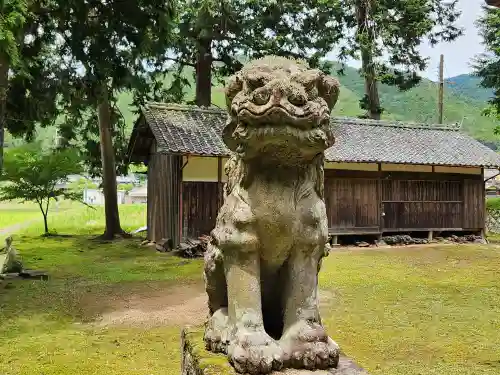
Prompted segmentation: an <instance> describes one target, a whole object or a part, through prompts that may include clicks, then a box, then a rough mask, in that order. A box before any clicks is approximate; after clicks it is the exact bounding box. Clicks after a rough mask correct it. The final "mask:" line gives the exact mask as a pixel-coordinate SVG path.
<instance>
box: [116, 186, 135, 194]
mask: <svg viewBox="0 0 500 375" xmlns="http://www.w3.org/2000/svg"><path fill="white" fill-rule="evenodd" d="M133 188H134V184H119V185H118V190H124V191H125V192H129V191H130V190H132V189H133Z"/></svg>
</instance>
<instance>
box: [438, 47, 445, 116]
mask: <svg viewBox="0 0 500 375" xmlns="http://www.w3.org/2000/svg"><path fill="white" fill-rule="evenodd" d="M443 97H444V55H441V57H440V59H439V98H438V101H439V102H438V124H442V123H443Z"/></svg>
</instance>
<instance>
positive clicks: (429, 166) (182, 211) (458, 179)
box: [128, 103, 500, 246]
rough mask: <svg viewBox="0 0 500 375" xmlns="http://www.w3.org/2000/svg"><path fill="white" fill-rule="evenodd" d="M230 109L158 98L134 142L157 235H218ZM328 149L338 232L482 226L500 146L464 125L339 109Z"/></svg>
mask: <svg viewBox="0 0 500 375" xmlns="http://www.w3.org/2000/svg"><path fill="white" fill-rule="evenodd" d="M226 119H227V113H226V111H223V110H221V109H218V108H199V107H194V106H181V105H169V104H161V103H149V104H147V105H146V106H145V107H144V108H143V110H142V114H141V116H140V117H139V119H138V120H137V122H136V124H135V126H134V129H133V131H132V136H131V139H130V143H129V151H128V152H129V158H128V160H130V161H131V162H133V163H144V164H146V165H147V166H148V187H147V195H148V199H147V203H148V206H147V226H148V239H149V240H151V241H157V240H161V239H163V238H167V239H171V240H172V242H173V245H174V246H176V245H177V244H178V243H179V242H180V241H181V240H182V239H184V238H186V237H195V238H196V237H198V236H201V235H205V234H209V233H210V231H211V230H212V229H213V227H214V225H215V219H216V217H217V212H218V209H219V207H220V206H221V204H222V201H223V198H222V189H223V184H224V182H225V180H226V176H225V174H224V164H225V162H226V161H227V160H228V156H229V150H228V149H227V147H226V146H225V144H224V142H223V141H222V137H221V135H222V129H223V128H224V125H225V122H226ZM331 126H332V130H333V132H334V135H335V139H336V142H335V145H333V146H332V147H331V148H329V149H328V150H327V151H326V152H325V159H326V161H325V203H326V209H327V214H328V226H329V232H330V234H331V235H333V236H341V235H367V234H369V235H382V234H383V233H398V232H399V233H405V232H406V233H408V232H429V234H430V235H431V236H432V232H444V231H453V232H459V231H463V232H482V231H483V230H484V228H485V181H484V180H485V178H484V170H485V169H487V168H490V169H495V170H497V171H498V168H499V167H500V155H498V154H497V153H496V152H494V151H493V150H491V149H489V148H488V147H486V146H484V145H483V144H481V143H480V142H478V141H476V140H475V139H473V138H472V137H470V136H468V135H466V134H464V133H463V132H461V131H460V128H459V126H457V125H455V124H452V125H429V124H412V123H401V122H389V121H375V120H362V119H357V118H343V117H337V118H335V117H334V118H332V119H331Z"/></svg>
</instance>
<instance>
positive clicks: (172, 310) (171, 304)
mask: <svg viewBox="0 0 500 375" xmlns="http://www.w3.org/2000/svg"><path fill="white" fill-rule="evenodd" d="M106 310H107V311H105V312H104V313H102V314H101V316H100V318H99V319H98V320H97V321H96V322H95V324H97V325H98V326H109V325H127V326H141V327H154V326H159V325H171V326H177V325H181V324H202V323H203V321H204V320H205V318H206V315H207V311H208V308H207V297H206V294H205V292H204V290H203V285H202V284H188V285H179V286H175V287H171V288H165V289H159V290H153V291H144V292H136V293H132V294H130V295H128V296H127V295H125V296H123V297H122V298H120V299H118V300H117V301H115V302H114V303H113V305H111V306H109V307H108V308H107V309H106Z"/></svg>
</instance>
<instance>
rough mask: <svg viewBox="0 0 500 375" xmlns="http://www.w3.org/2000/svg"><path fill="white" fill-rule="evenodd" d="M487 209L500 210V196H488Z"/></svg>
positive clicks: (491, 210)
mask: <svg viewBox="0 0 500 375" xmlns="http://www.w3.org/2000/svg"><path fill="white" fill-rule="evenodd" d="M486 210H487V211H488V212H500V198H488V199H487V200H486Z"/></svg>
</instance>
